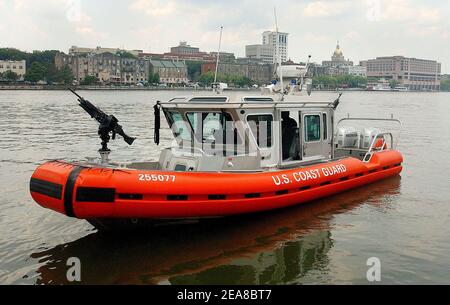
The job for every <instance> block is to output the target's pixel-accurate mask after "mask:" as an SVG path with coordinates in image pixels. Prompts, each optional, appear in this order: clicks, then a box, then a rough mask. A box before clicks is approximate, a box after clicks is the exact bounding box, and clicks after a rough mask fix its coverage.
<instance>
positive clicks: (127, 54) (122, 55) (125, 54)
mask: <svg viewBox="0 0 450 305" xmlns="http://www.w3.org/2000/svg"><path fill="white" fill-rule="evenodd" d="M116 55H117V56H119V57H120V58H132V59H137V57H136V56H134V55H133V54H131V53H130V52H127V51H124V50H120V51H117V52H116Z"/></svg>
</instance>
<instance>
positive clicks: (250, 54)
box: [245, 31, 289, 64]
mask: <svg viewBox="0 0 450 305" xmlns="http://www.w3.org/2000/svg"><path fill="white" fill-rule="evenodd" d="M288 36H289V34H288V33H282V32H278V33H277V32H272V31H266V32H264V33H263V34H262V44H252V45H247V46H245V57H247V58H252V59H258V60H262V61H263V62H264V63H266V64H275V63H278V62H279V61H280V58H279V56H278V52H280V54H281V61H282V62H286V61H287V60H288Z"/></svg>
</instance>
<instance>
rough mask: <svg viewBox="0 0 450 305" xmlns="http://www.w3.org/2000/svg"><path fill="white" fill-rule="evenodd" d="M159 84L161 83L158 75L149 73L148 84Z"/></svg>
mask: <svg viewBox="0 0 450 305" xmlns="http://www.w3.org/2000/svg"><path fill="white" fill-rule="evenodd" d="M160 82H161V79H160V77H159V74H158V73H152V72H150V74H149V76H148V83H149V84H159V83H160Z"/></svg>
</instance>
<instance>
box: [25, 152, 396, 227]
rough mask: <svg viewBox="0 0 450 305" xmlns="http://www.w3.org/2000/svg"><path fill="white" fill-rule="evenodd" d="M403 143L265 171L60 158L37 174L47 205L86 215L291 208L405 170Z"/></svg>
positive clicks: (34, 189)
mask: <svg viewBox="0 0 450 305" xmlns="http://www.w3.org/2000/svg"><path fill="white" fill-rule="evenodd" d="M402 163H403V158H402V155H401V154H400V153H399V152H397V151H383V152H379V153H375V154H374V155H373V157H372V159H371V161H370V162H369V163H363V162H361V161H360V160H358V159H355V158H344V159H341V160H339V161H335V162H329V163H324V164H319V165H313V166H307V167H302V168H296V169H289V170H280V171H275V172H261V173H209V172H208V173H206V172H205V173H203V172H202V173H196V172H161V171H139V170H113V169H104V168H88V167H82V166H79V165H76V164H69V163H64V162H60V161H53V162H48V163H45V164H43V165H42V166H40V167H38V168H37V169H36V171H35V172H34V174H33V176H32V178H31V181H30V191H31V196H32V197H33V199H34V200H35V201H36V202H37V203H39V204H40V205H41V206H43V207H45V208H48V209H52V210H54V211H57V212H59V213H62V214H65V215H67V216H70V217H76V218H80V219H105V218H127V219H129V218H133V219H134V218H136V219H188V218H204V217H221V216H229V215H236V214H245V213H255V212H261V211H267V210H272V209H278V208H284V207H288V206H292V205H296V204H301V203H304V202H308V201H312V200H315V199H318V198H322V197H325V196H330V195H333V194H336V193H340V192H343V191H346V190H349V189H352V188H355V187H359V186H362V185H365V184H368V183H371V182H374V181H378V180H381V179H384V178H387V177H391V176H394V175H398V174H399V173H400V172H401V171H402Z"/></svg>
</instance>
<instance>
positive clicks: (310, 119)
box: [305, 115, 321, 142]
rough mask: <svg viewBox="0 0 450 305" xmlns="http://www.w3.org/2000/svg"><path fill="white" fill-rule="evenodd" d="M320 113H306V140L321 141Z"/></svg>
mask: <svg viewBox="0 0 450 305" xmlns="http://www.w3.org/2000/svg"><path fill="white" fill-rule="evenodd" d="M320 137H321V134H320V115H305V141H306V142H317V141H320Z"/></svg>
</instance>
